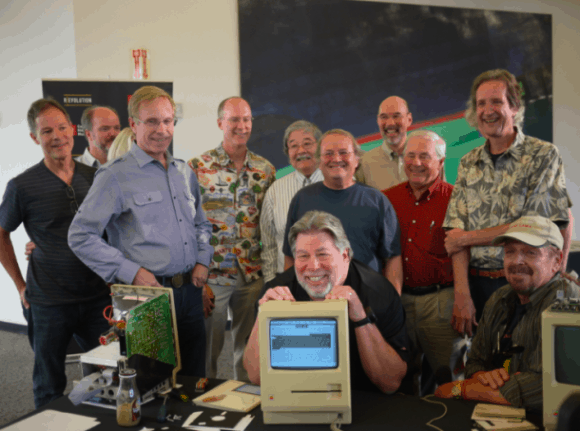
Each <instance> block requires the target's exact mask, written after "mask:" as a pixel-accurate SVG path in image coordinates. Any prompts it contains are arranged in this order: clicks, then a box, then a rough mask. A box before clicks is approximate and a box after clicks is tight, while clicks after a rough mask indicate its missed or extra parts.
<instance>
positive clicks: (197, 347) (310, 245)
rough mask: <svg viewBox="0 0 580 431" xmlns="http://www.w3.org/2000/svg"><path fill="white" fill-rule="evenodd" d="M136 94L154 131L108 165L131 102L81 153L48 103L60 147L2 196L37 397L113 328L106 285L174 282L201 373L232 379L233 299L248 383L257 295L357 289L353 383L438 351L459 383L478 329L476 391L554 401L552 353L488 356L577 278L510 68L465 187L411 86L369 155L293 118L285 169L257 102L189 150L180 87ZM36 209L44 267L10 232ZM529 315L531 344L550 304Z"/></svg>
mask: <svg viewBox="0 0 580 431" xmlns="http://www.w3.org/2000/svg"><path fill="white" fill-rule="evenodd" d="M128 109H129V125H130V127H131V129H132V131H133V133H134V135H135V143H136V145H134V146H133V147H132V149H131V150H130V151H129V152H128V153H127V154H125V155H123V156H121V157H119V158H117V159H115V160H112V161H109V163H107V164H105V162H106V161H107V160H106V149H107V146H110V143H111V142H112V140H113V139H114V137H115V136H116V135H117V134H118V133H119V130H120V125H119V120H118V116H117V115H116V113H115V112H114V111H113V110H111V109H109V108H105V107H94V108H90V109H89V110H87V111H86V112H85V114H84V115H83V126H84V127H85V130H86V132H85V134H86V137H87V139H88V141H89V147H88V149H87V151H86V152H85V154H83V156H82V157H81V158H80V159H79V160H78V161H75V160H73V159H72V155H71V154H72V128H71V124H70V118H69V117H68V115H67V113H66V111H65V110H64V108H62V107H61V106H60V105H59V104H58V103H57V102H55V101H51V100H44V99H41V100H40V101H37V102H35V103H34V104H33V105H32V107H31V109H30V111H29V114H28V121H29V126H30V132H31V133H30V136H31V137H32V139H33V140H34V142H36V143H37V144H39V145H41V147H42V150H43V153H44V160H43V161H42V162H41V163H39V164H38V165H36V166H34V167H32V168H30V169H29V170H27V171H26V172H24V173H23V174H21V175H19V176H17V177H16V178H15V179H13V180H11V181H10V183H9V184H8V187H7V191H6V194H5V196H4V200H3V202H2V204H1V205H0V262H1V263H2V265H3V266H4V267H5V269H6V270H7V272H8V273H9V275H10V276H11V277H12V279H13V280H14V282H15V284H16V286H17V289H18V291H19V293H20V295H21V298H22V303H23V307H24V313H25V316H26V318H27V321H28V328H29V329H28V330H29V338H30V342H31V346H32V348H33V350H34V352H35V367H34V374H33V381H34V393H35V403H36V405H37V407H40V406H41V405H44V404H46V403H47V402H50V401H51V400H52V399H54V398H56V397H58V396H60V395H62V391H63V390H64V383H65V382H66V379H65V376H64V356H65V354H66V345H67V344H68V342H69V340H70V338H71V336H73V334H74V336H75V338H77V339H78V340H80V342H81V343H82V344H81V347H83V348H85V349H88V348H91V347H94V346H95V345H96V342H97V338H98V335H99V334H100V333H101V332H104V331H105V330H106V329H107V323H106V321H105V320H104V319H103V318H102V317H100V318H99V317H97V314H99V315H100V312H101V311H102V309H103V308H104V307H105V305H106V304H107V303H110V300H109V298H108V296H107V293H108V289H107V287H106V284H105V283H123V284H134V285H140V286H166V287H171V288H173V290H174V298H175V308H176V314H177V325H178V331H179V339H180V351H181V356H182V364H183V371H182V372H183V373H184V374H186V375H195V376H204V375H207V376H208V377H215V376H216V372H217V358H218V356H219V354H220V352H221V350H222V347H223V343H224V333H225V329H226V321H227V316H228V310H229V311H230V313H231V318H232V336H233V339H234V378H235V379H238V380H251V381H255V382H257V381H259V346H258V344H257V326H255V325H254V322H255V317H256V314H255V313H256V309H255V307H254V304H256V303H257V302H259V303H263V302H265V301H268V300H300V301H302V300H320V299H324V298H346V299H347V300H348V303H349V317H350V325H349V326H350V327H349V331H350V335H351V340H353V341H351V346H352V349H351V353H350V354H351V367H352V370H351V371H352V375H353V376H356V377H357V378H356V379H355V380H356V384H354V383H355V382H353V387H354V388H360V389H367V390H372V389H375V390H381V391H383V392H387V393H391V392H394V391H396V390H397V389H398V388H399V387H400V385H401V382H402V380H403V377H404V376H405V374H406V373H407V370H408V369H409V370H410V369H413V367H410V366H408V364H409V365H410V364H412V363H415V362H417V361H418V359H417V358H420V357H421V356H423V355H424V357H425V359H426V362H427V363H428V364H429V366H430V368H431V370H432V373H433V374H436V375H440V374H441V370H443V371H445V370H448V371H447V373H446V375H450V376H451V377H450V378H449V379H447V380H451V379H457V378H459V377H460V376H461V375H462V373H463V369H462V368H461V366H460V365H458V364H460V363H461V361H460V356H461V354H462V352H463V350H462V348H463V346H464V344H465V339H464V335H469V336H471V335H473V333H474V329H475V326H476V325H478V324H479V328H478V330H477V334H476V336H475V339H474V341H473V348H472V350H471V352H470V353H469V360H468V363H467V366H466V368H465V375H466V377H472V376H473V378H476V379H478V380H477V381H478V382H479V383H478V384H479V385H480V386H477V385H476V384H475V381H474V380H473V378H472V380H470V381H471V382H472V383H473V384H469V385H465V387H463V386H462V387H461V389H464V390H463V394H464V396H466V397H470V396H471V395H470V394H471V393H472V392H473V393H475V392H476V391H478V392H477V394H478V396H481V392H485V391H486V390H488V391H489V393H490V394H491V393H492V392H493V397H491V395H490V398H489V399H490V400H492V401H498V400H499V401H500V402H504V403H508V402H509V403H512V404H514V405H526V406H527V405H532V406H533V405H534V403H535V402H536V401H537V399H536V398H537V394H536V393H535V395H533V396H528V395H527V392H526V391H528V390H531V389H529V388H530V387H532V386H533V390H534V391H536V392H537V382H536V381H535V380H533V379H532V377H538V376H539V377H538V378H540V377H541V364H540V365H539V370H540V371H539V373H540V374H538V375H536V374H537V373H538V364H537V363H535V364H534V367H535V368H534V367H532V368H530V365H529V361H523V360H519V359H514V360H513V361H512V366H511V367H510V369H509V370H507V371H509V373H508V372H507V371H504V372H502V371H501V370H499V369H496V368H490V364H491V363H492V362H493V361H491V356H492V355H493V354H495V353H496V352H494V351H493V349H494V346H490V345H488V344H489V343H488V342H489V340H486V339H483V338H484V337H485V336H487V335H489V331H490V330H496V327H495V326H494V327H493V329H490V326H489V325H497V324H498V323H497V322H498V321H499V320H501V316H502V315H503V314H502V313H508V312H509V313H511V314H509V315H510V316H512V315H513V313H512V308H514V307H516V308H517V307H519V304H520V303H521V304H525V303H526V301H528V302H532V303H534V304H540V303H541V305H542V306H543V305H544V304H547V301H548V299H549V298H551V297H552V296H551V293H550V294H548V293H544V292H548V290H550V292H552V290H553V289H554V288H555V287H554V286H561V285H562V284H566V283H569V282H568V281H566V280H564V279H562V278H560V276H559V273H560V271H563V270H564V269H565V265H564V264H563V263H565V261H566V254H567V251H568V249H569V242H570V235H571V234H570V232H571V226H570V220H569V209H568V208H569V207H570V206H571V201H570V199H569V197H568V194H567V192H566V188H565V180H564V171H563V167H562V161H561V158H560V156H559V153H558V150H557V148H556V147H554V146H553V145H552V144H550V143H546V142H543V141H540V140H538V139H535V138H531V137H528V136H525V135H523V133H522V130H521V119H522V118H523V101H522V97H521V90H520V87H519V85H518V84H517V82H516V80H515V78H514V77H513V76H512V75H511V74H509V72H507V71H502V70H493V71H488V72H485V73H483V74H482V75H480V76H479V77H477V78H476V80H475V81H474V84H473V88H472V91H471V96H470V100H469V108H468V111H467V114H466V116H467V118H468V120H469V121H471V122H472V124H473V125H475V126H476V127H477V128H478V129H479V131H480V133H481V134H482V135H483V136H484V137H485V138H486V143H485V144H484V145H483V146H482V147H478V148H476V149H475V150H473V151H471V152H470V153H468V154H467V155H466V156H465V157H464V158H463V159H462V161H461V164H460V167H459V171H458V176H457V182H456V185H455V187H453V186H452V185H450V184H448V183H446V182H445V180H444V175H443V163H444V159H445V142H444V141H443V139H441V138H440V137H439V136H438V135H437V134H435V133H433V132H430V131H421V130H419V131H414V132H411V133H410V134H407V130H408V128H409V126H411V124H412V120H413V118H412V114H411V113H410V112H409V108H408V105H407V103H406V101H405V100H403V99H402V98H400V97H397V96H392V97H389V98H387V99H385V100H384V101H383V102H382V103H381V104H380V106H379V112H378V115H377V123H378V126H379V130H380V132H381V135H382V136H383V144H382V145H381V146H379V147H377V148H376V149H374V150H371V151H369V152H367V153H363V152H362V150H361V148H360V146H359V145H358V143H357V142H356V140H355V138H354V137H353V136H352V135H351V134H350V133H348V132H347V131H345V130H341V129H333V130H330V131H328V132H326V133H324V134H322V133H321V131H320V130H319V129H318V128H317V127H316V126H315V125H313V124H312V123H309V122H307V121H297V122H295V123H293V124H292V125H290V126H289V127H288V129H287V130H286V133H285V135H284V141H283V150H284V152H285V153H286V154H287V155H288V158H289V161H290V163H291V165H292V166H293V167H294V168H295V172H293V173H292V174H290V175H288V176H286V177H284V178H282V179H280V180H277V181H274V180H275V169H274V167H273V166H272V164H271V163H269V162H268V161H267V160H266V159H264V158H263V157H261V156H259V155H257V154H255V153H253V152H252V151H250V150H249V149H248V148H247V142H248V139H249V137H250V134H251V130H252V112H251V108H250V106H249V104H248V103H247V101H245V100H244V99H242V98H239V97H231V98H228V99H225V100H224V101H223V102H222V103H221V104H220V105H219V107H218V120H217V124H218V127H219V128H220V129H221V130H222V132H223V140H222V143H221V144H220V145H219V146H218V147H217V148H215V149H213V150H210V151H207V152H205V153H203V154H202V155H200V156H199V157H196V158H193V159H191V160H190V161H189V162H188V163H185V162H184V161H181V160H179V159H176V158H174V157H173V156H172V155H171V154H169V153H168V151H167V148H168V147H169V145H170V143H171V140H172V138H173V131H174V126H175V104H174V102H173V99H172V98H171V96H170V95H169V94H167V93H166V92H164V91H163V90H161V89H159V88H157V87H151V86H146V87H142V88H141V89H139V90H137V91H136V92H135V93H134V94H133V96H132V97H131V99H130V102H129V107H128ZM79 162H80V163H79ZM83 163H85V164H86V165H91V166H86V165H84V164H83ZM95 168H100V169H99V170H98V171H95ZM525 216H528V218H526V217H525ZM529 216H531V218H529ZM522 217H524V218H523V219H522ZM518 220H519V221H518ZM522 220H523V221H522ZM550 220H551V221H550ZM514 222H515V223H514ZM20 223H24V226H25V228H26V230H27V232H28V234H29V236H30V238H31V240H32V241H33V242H34V243H35V244H36V248H35V249H34V250H33V251H32V253H31V256H30V265H29V268H28V275H27V280H26V282H25V281H24V279H23V277H22V274H21V272H20V269H19V268H18V264H17V262H16V258H15V256H14V250H13V248H12V244H11V242H10V232H12V231H14V230H15V229H16V228H17V227H18V225H19V224H20ZM510 223H511V225H510ZM554 223H555V224H554ZM556 225H558V227H556ZM510 226H511V227H510ZM518 226H519V227H518ZM522 226H524V227H522ZM530 226H531V227H530ZM514 229H516V230H517V229H520V230H521V229H524V230H525V229H528V231H529V230H530V229H531V230H532V231H533V232H532V233H530V232H528V231H526V232H524V234H522V235H519V236H518V235H515V234H513V232H514ZM560 231H561V232H560ZM510 235H511V236H510ZM495 238H499V239H498V240H497V241H500V240H501V241H503V242H505V249H506V253H505V259H504V258H503V254H502V253H503V252H502V248H501V247H500V246H498V245H496V244H495V243H494V245H492V241H493V240H494V239H495ZM530 238H532V239H531V240H530ZM538 238H540V239H543V241H542V240H540V239H538ZM501 241H500V242H501ZM503 242H502V244H503ZM508 250H509V252H508ZM508 256H509V259H508ZM502 260H503V262H502ZM546 263H549V265H548V264H546ZM503 268H505V270H504V269H503ZM504 276H505V278H503V279H500V278H498V277H504ZM498 280H499V281H498ZM508 283H509V284H510V286H511V287H509V286H508V287H506V288H503V289H499V287H501V286H503V285H505V284H508ZM81 286H82V288H81ZM498 289H499V290H498ZM495 291H497V293H494V292H495ZM567 291H568V292H569V293H570V294H576V293H577V290H575V288H572V287H570V288H569V289H568V290H567ZM514 292H515V294H514ZM535 292H542V293H541V294H540V293H535ZM210 297H213V302H212V301H211V300H210ZM536 297H537V298H538V299H537V300H536V299H535V298H536ZM505 298H507V299H506V300H509V301H508V305H507V306H506V304H505V301H504V299H505ZM486 302H487V305H486ZM500 303H501V305H500ZM484 306H485V311H484ZM500 307H503V308H502V309H501V310H500ZM506 307H507V308H506ZM510 307H511V308H510ZM518 309H519V308H518ZM506 310H507V311H506ZM91 313H93V314H91ZM204 313H205V315H206V318H205V319H204ZM536 314H537V313H534V314H533V316H534V317H533V318H534V319H537V318H538V317H537V315H536ZM405 315H406V318H405ZM520 315H521V316H523V317H521V316H520ZM55 316H58V317H59V318H55ZM89 316H94V319H91V321H90V322H89V321H88V320H89ZM498 316H499V317H498ZM518 316H520V317H521V322H522V323H520V320H517V321H514V323H513V324H511V326H510V328H509V329H510V331H511V332H510V333H509V335H510V336H512V334H513V337H512V338H513V339H514V340H515V339H516V338H517V336H520V335H519V334H523V331H522V330H521V329H520V328H521V326H522V325H524V323H527V322H528V320H529V319H531V318H532V314H531V313H527V314H524V312H520V313H519V314H518ZM61 317H62V319H61ZM520 317H518V318H520ZM74 319H77V320H74ZM498 319H499V320H498ZM504 320H505V319H504ZM63 327H66V331H65V330H62V328H63ZM252 328H253V329H252ZM55 331H56V332H57V334H58V335H57V336H56V339H57V341H55V335H54V334H55ZM49 334H50V336H49ZM484 334H485V335H484ZM522 336H523V335H522ZM354 340H356V341H354ZM527 354H531V353H530V352H529V351H526V352H525V353H524V355H527ZM476 363H477V365H474V364H476ZM494 366H495V365H494ZM498 368H499V367H498ZM515 373H520V374H518V376H517V377H513V375H514V374H515ZM525 373H531V374H532V375H533V376H532V377H530V378H529V380H522V379H524V378H525V377H520V376H522V375H523V374H525ZM534 373H536V374H534ZM517 379H520V380H522V382H523V383H522V382H520V383H522V384H520V385H518V384H516V383H514V381H515V380H517ZM532 380H533V381H532ZM442 382H443V381H440V382H438V383H442ZM510 382H511V383H510ZM462 385H463V384H462ZM498 388H500V389H498ZM501 388H505V389H503V391H504V392H505V393H504V392H501V391H502V389H501ZM456 389H457V384H455V383H453V386H448V385H447V386H446V385H442V386H440V387H439V389H438V393H439V395H441V396H448V395H449V393H451V392H453V393H454V394H455V392H456ZM466 389H467V390H466ZM502 394H503V395H502ZM534 397H535V398H534ZM492 398H493V399H492ZM532 398H533V399H534V401H533V402H529V400H530V399H532Z"/></svg>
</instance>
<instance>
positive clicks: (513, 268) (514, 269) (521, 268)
mask: <svg viewBox="0 0 580 431" xmlns="http://www.w3.org/2000/svg"><path fill="white" fill-rule="evenodd" d="M507 272H508V274H526V275H533V274H534V271H532V269H531V268H529V267H527V266H525V265H510V266H508V268H507Z"/></svg>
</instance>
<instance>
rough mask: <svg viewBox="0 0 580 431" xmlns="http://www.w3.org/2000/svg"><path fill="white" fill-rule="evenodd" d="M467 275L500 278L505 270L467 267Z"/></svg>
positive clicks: (503, 275)
mask: <svg viewBox="0 0 580 431" xmlns="http://www.w3.org/2000/svg"><path fill="white" fill-rule="evenodd" d="M469 275H473V276H475V277H487V278H502V277H505V271H504V270H503V268H502V269H477V268H469Z"/></svg>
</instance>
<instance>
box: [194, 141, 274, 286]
mask: <svg viewBox="0 0 580 431" xmlns="http://www.w3.org/2000/svg"><path fill="white" fill-rule="evenodd" d="M188 163H189V166H191V168H192V169H193V170H194V171H196V173H197V179H198V182H199V186H200V191H201V200H202V207H203V209H204V211H205V214H206V216H207V218H208V220H209V221H210V223H211V224H212V229H213V233H212V237H211V240H210V244H211V245H212V246H213V247H214V255H213V258H212V260H211V262H210V267H209V268H210V274H209V278H208V283H210V284H219V285H222V286H228V285H235V284H236V278H237V274H238V266H239V268H240V270H241V272H242V274H243V276H244V279H245V282H246V283H249V282H250V281H253V280H257V279H258V278H260V277H261V276H262V274H261V264H262V261H261V249H262V247H261V244H260V229H259V227H258V221H259V217H260V209H261V207H262V202H263V201H264V196H265V194H266V190H267V189H268V187H270V185H271V184H272V183H273V182H274V180H275V179H276V169H275V168H274V166H273V165H272V164H271V163H270V162H269V161H268V160H266V159H264V158H263V157H260V156H258V155H257V154H255V153H252V152H251V151H249V150H248V151H247V152H246V159H245V160H244V166H243V168H242V170H241V171H240V174H239V176H238V173H237V171H236V168H235V166H234V162H233V161H232V160H231V159H230V158H229V156H228V155H227V153H226V152H225V150H224V149H223V147H222V146H221V145H220V146H219V147H217V148H215V149H213V150H210V151H207V152H205V153H203V154H202V155H201V156H200V157H199V158H197V157H196V158H193V159H191V160H190V161H189V162H188Z"/></svg>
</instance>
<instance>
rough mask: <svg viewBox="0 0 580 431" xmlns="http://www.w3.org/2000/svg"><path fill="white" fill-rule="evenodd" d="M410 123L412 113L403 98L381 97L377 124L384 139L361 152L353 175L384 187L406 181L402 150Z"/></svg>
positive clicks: (380, 187) (361, 181)
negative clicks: (358, 165) (373, 146)
mask: <svg viewBox="0 0 580 431" xmlns="http://www.w3.org/2000/svg"><path fill="white" fill-rule="evenodd" d="M412 123H413V115H412V114H411V113H410V112H409V107H408V106H407V102H406V101H405V100H404V99H402V98H400V97H398V96H391V97H387V98H386V99H385V100H383V101H382V103H381V104H380V106H379V112H378V114H377V124H378V126H379V131H380V132H381V136H382V137H383V143H382V145H380V146H378V147H376V148H374V149H372V150H370V151H367V152H366V153H365V154H364V155H363V156H362V158H361V161H360V168H359V169H358V170H357V172H356V175H355V176H356V180H357V181H358V182H360V183H363V184H368V185H369V186H371V187H374V188H376V189H378V190H384V189H388V188H390V187H393V186H396V185H397V184H400V183H402V182H405V181H407V175H406V174H405V168H404V163H403V151H404V149H405V143H406V142H407V129H408V128H409V126H411V124H412Z"/></svg>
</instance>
